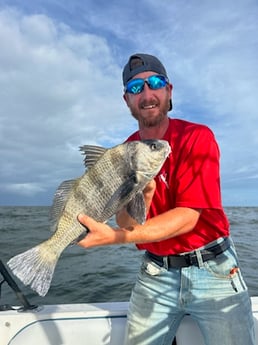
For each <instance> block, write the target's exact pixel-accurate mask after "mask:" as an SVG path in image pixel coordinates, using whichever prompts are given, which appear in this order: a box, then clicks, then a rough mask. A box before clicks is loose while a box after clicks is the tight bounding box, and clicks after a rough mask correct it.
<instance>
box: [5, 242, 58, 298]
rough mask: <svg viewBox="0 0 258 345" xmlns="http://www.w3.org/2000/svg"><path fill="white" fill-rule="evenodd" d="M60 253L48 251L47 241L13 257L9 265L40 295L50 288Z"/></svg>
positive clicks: (24, 282) (25, 283)
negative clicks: (46, 247)
mask: <svg viewBox="0 0 258 345" xmlns="http://www.w3.org/2000/svg"><path fill="white" fill-rule="evenodd" d="M59 256H60V254H59V253H55V252H47V251H46V250H45V242H44V243H41V244H39V245H37V246H35V247H33V248H31V249H29V250H27V251H25V252H23V253H21V254H18V255H16V256H14V257H13V258H11V259H10V260H9V261H8V262H7V265H8V266H9V267H10V269H11V270H12V272H13V273H14V274H15V275H16V276H17V277H18V278H19V279H20V280H21V281H22V282H23V284H24V285H30V287H31V289H32V290H34V291H36V292H37V293H38V294H39V295H40V296H42V297H43V296H45V295H46V294H47V292H48V290H49V287H50V284H51V281H52V277H53V274H54V270H55V267H56V263H57V260H58V258H59Z"/></svg>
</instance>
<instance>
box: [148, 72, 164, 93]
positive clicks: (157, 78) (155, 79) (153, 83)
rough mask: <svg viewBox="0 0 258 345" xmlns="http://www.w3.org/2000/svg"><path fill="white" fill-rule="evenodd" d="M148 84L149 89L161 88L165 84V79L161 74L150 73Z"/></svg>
mask: <svg viewBox="0 0 258 345" xmlns="http://www.w3.org/2000/svg"><path fill="white" fill-rule="evenodd" d="M148 84H149V86H150V88H151V89H153V90H157V89H161V88H163V87H164V86H165V85H166V84H167V80H166V78H165V77H163V76H162V75H152V76H151V77H149V78H148Z"/></svg>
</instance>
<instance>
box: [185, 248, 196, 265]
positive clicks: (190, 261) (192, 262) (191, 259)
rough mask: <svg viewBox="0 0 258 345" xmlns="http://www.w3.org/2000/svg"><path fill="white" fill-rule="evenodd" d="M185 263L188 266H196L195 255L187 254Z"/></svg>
mask: <svg viewBox="0 0 258 345" xmlns="http://www.w3.org/2000/svg"><path fill="white" fill-rule="evenodd" d="M187 261H188V264H189V266H196V264H197V265H198V259H197V254H196V252H195V251H194V252H193V253H191V254H188V258H187Z"/></svg>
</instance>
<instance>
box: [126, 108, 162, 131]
mask: <svg viewBox="0 0 258 345" xmlns="http://www.w3.org/2000/svg"><path fill="white" fill-rule="evenodd" d="M167 112H168V107H167V106H165V105H164V106H163V107H162V109H160V112H159V114H158V115H155V116H153V117H152V116H150V117H146V118H145V117H142V116H141V115H140V114H139V113H138V112H137V111H135V110H134V109H131V114H132V116H133V117H134V118H135V119H136V120H138V121H139V125H140V127H148V128H151V127H156V126H159V124H160V123H161V122H162V121H163V120H164V118H165V117H166V116H167Z"/></svg>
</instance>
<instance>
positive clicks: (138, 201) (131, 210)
mask: <svg viewBox="0 0 258 345" xmlns="http://www.w3.org/2000/svg"><path fill="white" fill-rule="evenodd" d="M126 211H127V213H128V214H129V215H130V216H131V217H132V218H133V219H135V220H136V221H137V223H139V224H143V223H144V222H145V220H146V205H145V201H144V197H143V193H142V192H139V193H137V194H136V195H135V197H134V198H133V199H132V200H131V201H130V202H129V203H128V204H127V205H126Z"/></svg>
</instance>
